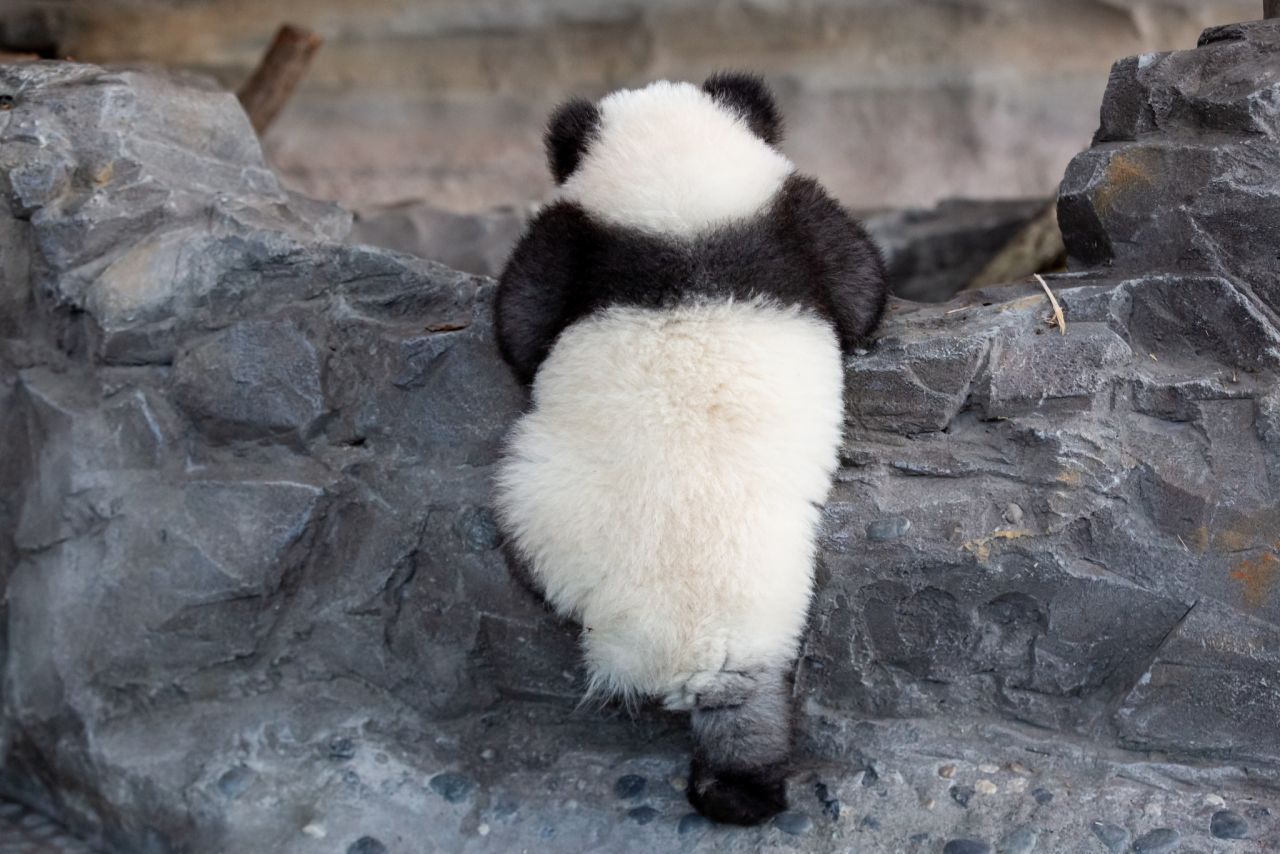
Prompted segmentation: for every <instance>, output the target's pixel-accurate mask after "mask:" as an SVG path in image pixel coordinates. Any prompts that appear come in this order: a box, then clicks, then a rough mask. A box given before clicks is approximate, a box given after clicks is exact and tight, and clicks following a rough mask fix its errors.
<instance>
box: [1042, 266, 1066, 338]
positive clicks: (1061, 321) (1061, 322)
mask: <svg viewBox="0 0 1280 854" xmlns="http://www.w3.org/2000/svg"><path fill="white" fill-rule="evenodd" d="M1036 281H1037V282H1039V283H1040V287H1042V288H1044V292H1045V294H1047V295H1048V297H1049V303H1050V305H1052V306H1053V319H1054V321H1055V322H1056V323H1057V324H1058V331H1059V332H1061V333H1062V334H1063V335H1066V334H1067V318H1066V317H1065V316H1063V314H1062V306H1060V305H1058V298H1057V297H1055V296H1054V295H1053V291H1051V290H1049V285H1048V284H1047V283H1046V282H1045V280H1044V276H1041V275H1040V274H1039V273H1036Z"/></svg>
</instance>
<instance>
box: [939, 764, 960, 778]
mask: <svg viewBox="0 0 1280 854" xmlns="http://www.w3.org/2000/svg"><path fill="white" fill-rule="evenodd" d="M955 775H956V766H954V765H943V766H942V767H941V768H939V769H938V776H939V777H942V778H943V779H944V780H950V779H951V778H952V777H954V776H955Z"/></svg>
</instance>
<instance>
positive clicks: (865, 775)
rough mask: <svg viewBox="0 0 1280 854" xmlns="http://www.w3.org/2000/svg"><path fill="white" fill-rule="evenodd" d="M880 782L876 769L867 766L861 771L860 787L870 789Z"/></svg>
mask: <svg viewBox="0 0 1280 854" xmlns="http://www.w3.org/2000/svg"><path fill="white" fill-rule="evenodd" d="M878 782H880V775H879V774H877V773H876V769H875V768H873V767H872V766H870V765H868V766H867V767H866V768H864V769H862V785H864V786H866V787H868V788H870V787H871V786H874V785H875V784H876V783H878Z"/></svg>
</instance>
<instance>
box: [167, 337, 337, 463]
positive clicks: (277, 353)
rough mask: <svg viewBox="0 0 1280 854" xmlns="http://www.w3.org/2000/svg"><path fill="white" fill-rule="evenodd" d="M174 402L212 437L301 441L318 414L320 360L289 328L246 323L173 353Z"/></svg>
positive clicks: (320, 402)
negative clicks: (286, 436)
mask: <svg viewBox="0 0 1280 854" xmlns="http://www.w3.org/2000/svg"><path fill="white" fill-rule="evenodd" d="M173 375H174V399H175V400H176V401H177V403H178V405H179V406H180V407H182V409H183V410H185V411H186V414H187V415H188V416H189V417H190V418H191V420H192V421H193V422H194V423H195V424H197V425H199V427H200V429H202V430H203V431H205V432H206V433H207V434H208V435H209V436H210V438H213V439H219V440H225V439H228V438H240V437H244V438H249V437H254V436H258V435H267V434H271V433H294V434H297V435H301V434H303V433H305V432H306V431H307V429H308V428H309V427H310V426H311V425H312V424H313V423H314V422H315V420H316V419H317V418H319V417H320V415H321V413H322V412H323V410H324V394H323V391H322V390H321V388H320V358H319V355H318V354H317V353H316V349H315V347H313V346H312V345H311V342H309V341H308V340H307V339H306V336H305V335H303V334H302V332H301V331H300V330H299V329H298V328H297V327H296V326H294V325H293V324H291V323H289V322H288V321H244V322H241V323H235V324H232V325H231V326H230V327H228V328H227V329H225V330H223V331H221V332H218V333H216V334H214V335H211V336H209V337H208V338H206V339H204V340H203V341H201V342H200V343H199V344H198V345H196V346H195V347H192V348H190V349H185V350H183V351H181V352H180V353H179V354H178V357H177V359H176V360H175V361H174V366H173Z"/></svg>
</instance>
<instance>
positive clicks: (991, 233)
mask: <svg viewBox="0 0 1280 854" xmlns="http://www.w3.org/2000/svg"><path fill="white" fill-rule="evenodd" d="M1048 204H1049V200H1048V199H1008V200H979V199H950V200H947V201H944V202H941V203H940V204H938V205H937V206H936V207H933V208H924V209H909V210H897V211H887V212H884V213H875V214H869V215H868V216H866V217H865V220H864V222H865V224H866V227H867V231H868V232H870V234H871V236H872V237H874V238H875V240H876V243H877V244H878V245H879V246H880V250H881V251H882V252H883V253H884V258H885V266H886V268H887V270H888V273H889V283H890V286H891V287H892V288H893V293H894V294H896V295H897V296H900V297H902V298H903V299H910V300H919V301H921V302H942V301H943V300H947V299H950V298H951V297H953V296H954V295H955V294H956V293H957V292H958V291H959V290H961V289H962V288H964V287H965V286H966V285H968V284H969V282H970V281H972V280H973V278H974V276H976V275H977V274H978V273H979V271H981V270H982V268H983V267H985V266H986V264H987V262H988V261H990V260H991V258H992V257H993V256H994V255H995V254H996V253H997V252H999V251H1000V250H1001V249H1003V248H1004V247H1005V245H1006V244H1008V243H1009V241H1010V240H1012V239H1013V238H1014V236H1015V235H1016V234H1017V233H1018V232H1019V231H1021V230H1022V229H1023V228H1024V227H1025V226H1026V225H1027V224H1028V223H1029V222H1031V220H1033V219H1034V218H1035V217H1036V215H1037V214H1039V213H1040V212H1041V211H1042V210H1044V208H1045V206H1046V205H1048Z"/></svg>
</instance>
